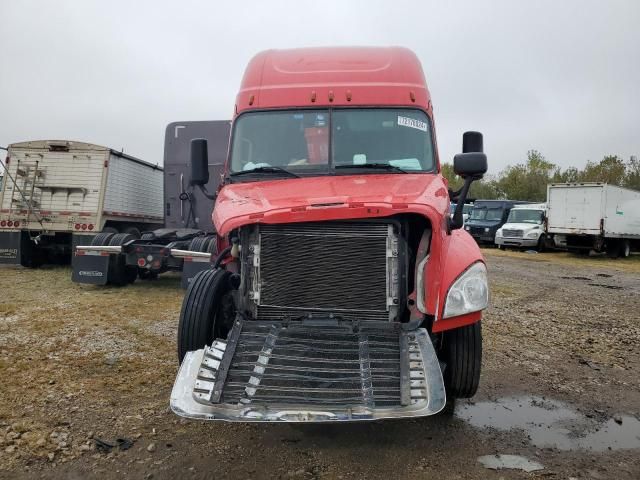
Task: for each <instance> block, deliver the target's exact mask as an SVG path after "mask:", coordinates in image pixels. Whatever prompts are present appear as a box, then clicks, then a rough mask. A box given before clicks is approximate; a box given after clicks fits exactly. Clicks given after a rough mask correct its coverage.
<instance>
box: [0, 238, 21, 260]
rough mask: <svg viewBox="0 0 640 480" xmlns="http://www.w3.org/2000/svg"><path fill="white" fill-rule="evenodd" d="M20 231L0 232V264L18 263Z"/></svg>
mask: <svg viewBox="0 0 640 480" xmlns="http://www.w3.org/2000/svg"><path fill="white" fill-rule="evenodd" d="M21 238H22V232H2V233H0V264H7V265H20V254H21V250H22V248H21Z"/></svg>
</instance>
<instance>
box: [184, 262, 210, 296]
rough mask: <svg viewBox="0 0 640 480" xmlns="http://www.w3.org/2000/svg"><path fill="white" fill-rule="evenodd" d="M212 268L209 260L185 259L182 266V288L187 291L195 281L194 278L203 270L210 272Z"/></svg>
mask: <svg viewBox="0 0 640 480" xmlns="http://www.w3.org/2000/svg"><path fill="white" fill-rule="evenodd" d="M212 266H213V265H212V263H211V262H210V261H209V259H207V260H205V261H202V260H199V259H195V258H194V259H189V258H185V259H184V263H183V264H182V288H184V289H186V288H187V287H188V286H189V284H190V283H191V280H193V277H195V276H196V275H197V274H198V273H200V272H201V271H203V270H209V269H210V268H212Z"/></svg>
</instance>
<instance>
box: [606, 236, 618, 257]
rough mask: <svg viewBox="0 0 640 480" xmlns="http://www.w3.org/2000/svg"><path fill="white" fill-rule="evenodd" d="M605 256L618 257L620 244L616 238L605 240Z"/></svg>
mask: <svg viewBox="0 0 640 480" xmlns="http://www.w3.org/2000/svg"><path fill="white" fill-rule="evenodd" d="M606 250H607V257H609V258H618V257H619V256H621V252H622V245H621V242H619V241H618V240H608V241H607V246H606Z"/></svg>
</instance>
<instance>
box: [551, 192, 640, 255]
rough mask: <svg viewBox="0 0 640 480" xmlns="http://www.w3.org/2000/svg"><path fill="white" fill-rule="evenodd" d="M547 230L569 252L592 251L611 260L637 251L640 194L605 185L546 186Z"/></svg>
mask: <svg viewBox="0 0 640 480" xmlns="http://www.w3.org/2000/svg"><path fill="white" fill-rule="evenodd" d="M547 201H548V204H549V211H548V225H547V231H548V232H549V233H550V234H554V235H555V236H556V239H561V240H563V241H565V242H566V246H567V249H568V250H569V251H570V252H574V253H577V254H583V255H587V254H589V252H590V251H591V250H594V251H596V252H606V253H607V255H609V256H610V257H612V258H615V257H628V256H629V255H630V253H631V252H632V251H634V250H635V251H640V191H637V190H631V189H629V188H622V187H618V186H615V185H609V184H606V183H596V182H594V183H552V184H550V185H548V186H547Z"/></svg>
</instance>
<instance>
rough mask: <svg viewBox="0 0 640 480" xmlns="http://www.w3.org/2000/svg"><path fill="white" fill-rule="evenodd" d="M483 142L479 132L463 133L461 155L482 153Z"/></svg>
mask: <svg viewBox="0 0 640 480" xmlns="http://www.w3.org/2000/svg"><path fill="white" fill-rule="evenodd" d="M483 144H484V142H483V140H482V134H481V133H480V132H464V133H463V134H462V153H470V152H480V153H482V152H484V145H483Z"/></svg>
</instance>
